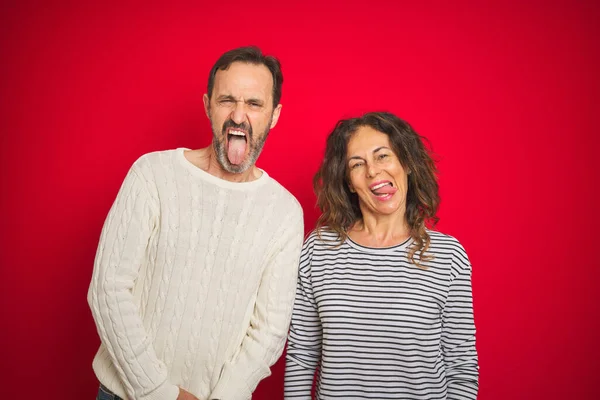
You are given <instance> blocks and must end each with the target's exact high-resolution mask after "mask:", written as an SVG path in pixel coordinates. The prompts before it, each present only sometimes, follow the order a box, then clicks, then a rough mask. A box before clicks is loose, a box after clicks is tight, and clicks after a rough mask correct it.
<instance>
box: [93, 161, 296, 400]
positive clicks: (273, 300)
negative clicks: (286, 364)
mask: <svg viewBox="0 0 600 400" xmlns="http://www.w3.org/2000/svg"><path fill="white" fill-rule="evenodd" d="M183 151H184V149H177V150H170V151H163V152H156V153H150V154H147V155H145V156H142V157H141V158H140V159H139V160H137V161H136V162H135V163H134V165H133V166H132V168H131V169H130V171H129V173H128V174H127V177H126V178H125V181H124V182H123V185H122V186H121V189H120V191H119V194H118V195H117V199H116V200H115V203H114V204H113V206H112V208H111V210H110V212H109V214H108V217H107V219H106V222H105V224H104V228H103V230H102V235H101V238H100V243H99V246H98V251H97V254H96V259H95V263H94V272H93V277H92V282H91V285H90V288H89V292H88V301H89V304H90V307H91V310H92V314H93V316H94V320H95V321H96V326H97V328H98V333H99V335H100V339H101V341H102V344H101V346H100V349H99V350H98V353H97V355H96V357H95V358H94V362H93V368H94V371H95V373H96V375H97V377H98V379H99V380H100V382H101V383H102V384H104V385H105V386H106V387H107V388H109V389H110V390H112V391H113V392H114V393H115V394H117V395H119V396H121V397H123V398H125V399H144V400H172V399H176V398H177V395H178V392H179V389H178V387H182V388H184V389H186V390H188V391H190V392H191V393H192V394H194V395H195V396H197V397H198V398H199V399H201V400H202V399H222V400H230V399H247V398H250V397H251V394H252V391H253V390H254V389H255V388H256V385H257V384H258V382H259V381H260V380H261V379H263V378H265V377H267V376H268V375H269V374H270V369H269V367H270V366H271V365H272V364H273V363H274V362H275V361H277V359H278V358H279V356H280V355H281V352H282V350H283V346H284V343H285V340H286V335H287V330H288V325H289V320H290V315H291V309H292V303H293V300H294V293H295V285H296V278H297V268H298V258H299V253H300V248H301V246H302V237H303V218H302V209H301V207H300V205H299V204H298V202H297V201H296V199H295V198H294V197H293V196H292V195H291V194H290V193H289V192H288V191H286V190H285V189H284V188H283V187H282V186H281V185H279V184H278V183H277V182H276V181H275V180H273V179H272V178H270V177H269V176H268V175H267V173H266V172H264V171H263V174H262V176H261V177H260V178H258V179H257V180H255V181H252V182H246V183H233V182H228V181H225V180H222V179H219V178H216V177H214V176H213V175H210V174H208V173H206V172H204V171H203V170H201V169H199V168H197V167H196V166H194V165H193V164H191V163H190V162H189V161H188V160H187V159H186V158H185V156H184V154H183Z"/></svg>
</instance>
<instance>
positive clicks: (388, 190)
mask: <svg viewBox="0 0 600 400" xmlns="http://www.w3.org/2000/svg"><path fill="white" fill-rule="evenodd" d="M397 191H398V189H396V188H395V187H393V186H391V185H385V186H383V187H380V188H379V189H377V190H374V191H373V193H375V195H377V196H381V195H384V194H394V193H396V192H397Z"/></svg>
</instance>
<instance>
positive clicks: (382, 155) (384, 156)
mask: <svg viewBox="0 0 600 400" xmlns="http://www.w3.org/2000/svg"><path fill="white" fill-rule="evenodd" d="M386 157H388V155H387V154H380V155H379V156H377V159H379V160H383V159H384V158H386Z"/></svg>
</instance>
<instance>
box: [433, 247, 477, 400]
mask: <svg viewBox="0 0 600 400" xmlns="http://www.w3.org/2000/svg"><path fill="white" fill-rule="evenodd" d="M452 270H453V275H452V276H453V279H452V282H451V283H450V289H449V291H448V297H447V299H446V303H445V305H444V310H443V316H442V323H443V327H442V352H443V355H444V362H445V364H446V380H447V382H448V399H457V400H458V399H461V400H463V399H476V398H477V391H478V387H479V386H478V378H479V367H478V361H477V350H476V348H475V323H474V320H473V298H472V294H471V264H470V262H469V259H468V258H467V255H466V253H465V251H464V249H463V248H462V246H460V245H459V246H458V250H457V251H456V253H455V254H454V257H453V261H452Z"/></svg>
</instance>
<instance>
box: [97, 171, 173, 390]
mask: <svg viewBox="0 0 600 400" xmlns="http://www.w3.org/2000/svg"><path fill="white" fill-rule="evenodd" d="M138 164H139V161H138V162H136V164H134V165H133V166H132V168H131V169H130V170H129V172H128V174H127V176H126V178H125V180H124V182H123V184H122V186H121V189H120V191H119V193H118V195H117V198H116V200H115V202H114V203H113V206H112V208H111V209H110V212H109V214H108V217H107V218H106V221H105V223H104V227H103V229H102V234H101V236H100V243H99V245H98V250H97V253H96V259H95V261H94V272H93V275H92V282H91V284H90V287H89V291H88V302H89V305H90V308H91V310H92V315H93V317H94V320H95V322H96V327H97V329H98V334H99V336H100V339H101V341H102V344H103V345H104V346H105V347H106V349H107V351H108V353H109V355H110V359H111V361H112V362H113V364H114V366H115V368H116V370H117V371H118V374H119V377H120V379H121V381H122V383H123V386H124V387H125V390H126V391H127V395H128V397H130V398H131V399H142V400H159V399H160V400H170V399H176V398H177V395H178V393H179V388H178V387H177V386H175V385H173V384H171V383H169V381H168V380H167V368H166V366H165V364H164V363H163V362H162V361H160V360H159V359H158V357H157V355H156V353H155V351H154V348H153V346H152V340H151V338H150V337H149V336H148V334H147V333H146V330H145V328H144V326H143V323H142V319H141V316H140V315H139V310H138V307H137V306H136V304H135V303H134V299H133V294H132V290H133V286H134V283H135V281H136V279H137V278H138V272H139V268H140V266H141V265H142V263H144V261H145V259H146V248H147V244H148V241H149V239H150V236H151V234H152V232H153V230H154V228H155V225H156V223H157V214H158V213H157V205H156V200H155V199H154V198H152V196H151V195H150V192H149V190H148V188H147V185H146V182H145V180H144V179H142V177H141V176H142V175H141V173H140V171H139V166H138Z"/></svg>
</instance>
